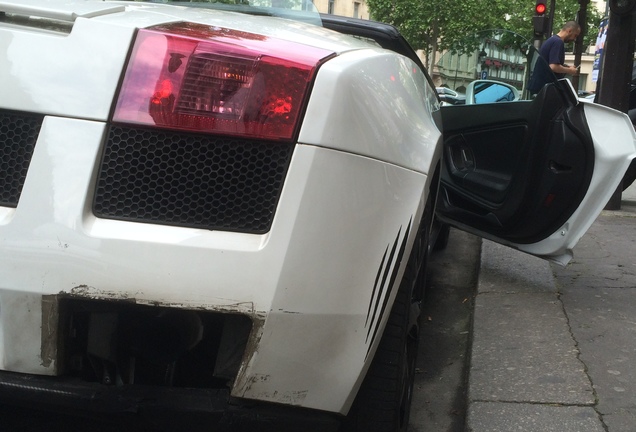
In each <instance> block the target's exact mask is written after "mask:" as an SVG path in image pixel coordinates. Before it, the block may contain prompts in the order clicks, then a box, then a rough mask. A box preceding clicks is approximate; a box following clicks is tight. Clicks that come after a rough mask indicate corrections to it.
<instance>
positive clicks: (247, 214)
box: [94, 126, 293, 233]
mask: <svg viewBox="0 0 636 432" xmlns="http://www.w3.org/2000/svg"><path fill="white" fill-rule="evenodd" d="M292 150H293V145H292V144H289V143H285V144H280V143H272V142H255V141H247V140H241V139H235V138H219V137H214V136H208V135H194V134H183V133H177V132H172V131H161V130H146V129H137V128H129V127H121V126H112V127H111V128H110V131H109V134H108V138H107V141H106V145H105V148H104V155H103V158H102V163H101V167H100V170H99V177H98V179H97V191H96V195H95V202H94V213H95V215H96V216H98V217H103V218H111V219H122V220H132V221H139V222H150V223H158V224H166V225H179V226H189V227H197V228H205V229H214V230H225V231H239V232H249V233H264V232H267V231H268V230H269V228H270V226H271V223H272V220H273V217H274V211H275V209H276V204H277V202H278V197H279V195H280V191H281V188H282V186H283V181H284V178H285V174H286V172H287V167H288V166H289V162H290V159H291V155H292Z"/></svg>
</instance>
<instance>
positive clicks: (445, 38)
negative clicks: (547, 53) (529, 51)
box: [367, 0, 601, 67]
mask: <svg viewBox="0 0 636 432" xmlns="http://www.w3.org/2000/svg"><path fill="white" fill-rule="evenodd" d="M556 1H557V5H556V8H555V18H554V21H555V25H554V27H555V30H556V31H558V29H560V27H561V25H562V24H563V23H565V22H566V21H569V20H573V19H575V17H576V12H577V11H578V9H579V3H578V0H556ZM367 3H368V5H369V8H370V10H371V16H372V18H373V19H375V20H377V21H383V22H387V23H389V24H393V25H394V26H396V27H397V28H398V29H399V30H400V32H401V33H402V34H403V35H404V37H405V38H406V39H407V40H408V41H409V43H410V44H411V45H412V46H413V47H414V48H416V49H422V50H424V51H425V52H426V53H427V57H428V59H429V61H428V63H429V67H430V66H431V65H432V64H434V63H435V59H434V54H433V55H431V53H436V52H439V51H445V50H451V51H457V52H466V51H470V50H472V49H474V40H473V39H471V38H470V36H471V35H472V34H474V33H477V32H479V31H482V30H488V29H497V28H500V29H506V30H511V31H514V32H516V33H519V34H520V35H522V36H524V37H526V38H527V39H528V40H531V39H532V34H533V30H532V15H533V13H534V12H533V11H534V4H535V3H534V2H533V1H532V0H491V1H489V2H484V1H483V0H367ZM590 9H591V8H590ZM600 19H601V17H600V15H599V14H598V13H595V12H593V11H591V10H590V11H589V12H588V23H589V24H590V26H589V29H588V41H586V43H588V42H591V41H592V40H593V38H595V37H596V33H597V29H598V25H599V23H600Z"/></svg>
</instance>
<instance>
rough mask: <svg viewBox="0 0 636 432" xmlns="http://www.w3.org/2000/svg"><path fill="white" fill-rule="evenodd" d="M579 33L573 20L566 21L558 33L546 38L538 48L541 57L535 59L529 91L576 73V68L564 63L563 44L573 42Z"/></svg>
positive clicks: (534, 91) (579, 29)
mask: <svg viewBox="0 0 636 432" xmlns="http://www.w3.org/2000/svg"><path fill="white" fill-rule="evenodd" d="M580 33H581V26H580V25H579V24H578V23H577V22H575V21H568V22H566V23H565V24H564V25H563V27H561V30H560V31H559V33H557V34H555V35H554V36H552V37H550V38H549V39H548V40H546V41H545V42H544V43H543V45H541V48H540V49H539V55H540V57H541V58H539V59H537V63H536V65H535V68H534V71H533V73H532V77H531V79H530V83H529V84H528V89H529V90H530V92H531V93H538V92H539V91H540V90H541V88H543V86H544V85H545V84H547V83H549V82H554V81H555V77H556V78H557V79H560V78H563V77H565V75H576V74H577V73H579V70H578V68H576V67H574V66H568V65H566V64H565V44H566V43H569V42H573V41H574V40H576V38H577V37H578V36H579V34H580Z"/></svg>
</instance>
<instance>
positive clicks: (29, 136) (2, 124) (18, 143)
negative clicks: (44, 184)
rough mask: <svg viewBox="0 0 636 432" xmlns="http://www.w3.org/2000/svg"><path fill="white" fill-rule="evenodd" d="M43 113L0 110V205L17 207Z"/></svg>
mask: <svg viewBox="0 0 636 432" xmlns="http://www.w3.org/2000/svg"><path fill="white" fill-rule="evenodd" d="M43 120H44V116H38V115H26V114H17V113H9V112H0V206H4V207H17V206H18V200H19V199H20V194H21V193H22V186H24V180H25V179H26V175H27V171H28V170H29V164H30V163H31V157H32V156H33V149H34V148H35V142H36V141H37V139H38V134H39V133H40V127H41V126H42V121H43Z"/></svg>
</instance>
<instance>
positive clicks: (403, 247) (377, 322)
mask: <svg viewBox="0 0 636 432" xmlns="http://www.w3.org/2000/svg"><path fill="white" fill-rule="evenodd" d="M412 223H413V217H411V219H410V220H409V225H408V227H407V228H406V232H405V233H404V237H403V238H402V242H401V244H400V251H399V253H398V256H397V259H396V260H395V265H394V266H393V271H392V272H391V278H390V281H389V283H388V285H384V279H385V278H383V283H382V285H383V289H382V290H381V291H382V292H384V291H386V294H385V296H384V300H383V301H382V309H381V310H380V314H379V315H378V317H377V319H376V320H375V325H374V326H373V327H374V328H373V337H372V338H371V341H370V343H369V345H368V347H367V354H366V357H368V356H369V350H370V349H371V347H372V346H373V342H374V341H375V338H376V337H377V333H378V329H379V327H380V322H382V317H383V316H384V314H385V312H386V306H387V304H388V302H389V297H390V294H391V292H390V288H391V287H393V285H394V284H395V279H396V278H397V275H398V272H399V270H400V267H401V265H402V259H403V258H404V251H405V250H406V242H407V240H408V238H409V233H410V231H411V225H412ZM401 231H402V228H400V231H398V235H397V237H396V239H395V244H394V245H393V249H392V251H391V257H390V258H389V262H392V261H393V259H392V257H393V253H394V252H395V247H396V246H397V243H398V239H399V237H400V232H401ZM389 268H390V265H387V266H386V268H385V276H386V271H388V269H389ZM380 297H381V295H378V299H377V300H379V299H380ZM376 308H377V303H376ZM374 315H375V311H374ZM372 322H373V320H372ZM370 330H371V327H369V330H368V331H367V341H368V340H369V331H370ZM366 357H365V360H366Z"/></svg>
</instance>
